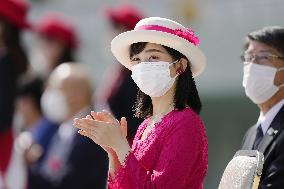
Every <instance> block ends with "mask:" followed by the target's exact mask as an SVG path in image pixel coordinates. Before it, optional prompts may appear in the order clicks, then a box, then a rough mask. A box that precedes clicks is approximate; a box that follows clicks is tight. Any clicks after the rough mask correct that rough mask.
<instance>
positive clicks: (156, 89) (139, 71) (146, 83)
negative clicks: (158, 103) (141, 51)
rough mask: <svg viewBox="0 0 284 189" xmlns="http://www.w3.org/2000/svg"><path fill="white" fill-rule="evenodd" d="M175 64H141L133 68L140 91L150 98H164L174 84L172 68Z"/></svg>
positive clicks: (134, 77)
mask: <svg viewBox="0 0 284 189" xmlns="http://www.w3.org/2000/svg"><path fill="white" fill-rule="evenodd" d="M176 62H177V61H175V62H172V63H169V62H164V61H159V62H141V63H139V64H136V65H134V66H132V75H131V77H132V79H133V80H134V82H135V83H136V85H137V86H138V87H139V89H140V90H141V91H142V92H143V93H145V94H147V95H149V96H150V97H160V96H163V95H164V94H165V93H166V92H167V91H168V90H169V89H170V88H171V87H172V86H173V84H174V82H175V79H176V77H177V76H178V75H176V76H175V77H171V73H170V66H171V65H172V64H174V63H176Z"/></svg>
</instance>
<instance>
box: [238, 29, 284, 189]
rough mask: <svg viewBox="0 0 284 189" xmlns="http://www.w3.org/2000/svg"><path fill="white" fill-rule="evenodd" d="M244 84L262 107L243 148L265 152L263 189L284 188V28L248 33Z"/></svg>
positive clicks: (249, 93)
mask: <svg viewBox="0 0 284 189" xmlns="http://www.w3.org/2000/svg"><path fill="white" fill-rule="evenodd" d="M242 60H243V63H244V72H243V86H244V88H245V92H246V95H247V96H248V97H249V98H250V99H251V101H252V102H253V103H255V104H256V105H257V106H258V107H259V109H260V116H259V119H258V121H257V123H256V124H255V125H254V126H252V127H251V128H250V129H249V130H248V131H247V133H246V135H245V137H244V139H243V144H242V149H243V150H258V151H260V152H262V153H263V154H264V166H263V171H262V176H261V180H260V185H259V188H260V189H280V188H284V179H283V178H284V129H283V127H284V28H283V27H277V26H273V27H272V26H271V27H265V28H263V29H261V30H258V31H254V32H252V33H250V34H248V36H247V38H246V43H245V52H244V54H243V56H242Z"/></svg>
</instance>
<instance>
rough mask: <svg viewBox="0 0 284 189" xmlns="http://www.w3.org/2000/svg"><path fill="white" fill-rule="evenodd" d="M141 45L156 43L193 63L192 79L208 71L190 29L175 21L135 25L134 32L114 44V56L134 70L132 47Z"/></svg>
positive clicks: (145, 21)
mask: <svg viewBox="0 0 284 189" xmlns="http://www.w3.org/2000/svg"><path fill="white" fill-rule="evenodd" d="M138 42H149V43H156V44H160V45H164V46H167V47H170V48H173V49H175V50H177V51H179V52H180V53H182V54H183V55H185V56H186V57H187V58H188V60H189V61H190V63H191V71H192V74H193V77H196V76H197V75H199V74H200V73H201V72H203V70H204V69H205V67H206V57H205V55H204V54H203V52H202V51H201V50H200V49H199V48H198V47H197V45H198V43H199V39H198V38H197V37H196V36H195V34H194V32H193V31H192V30H191V29H189V28H185V27H184V26H182V25H181V24H179V23H177V22H175V21H173V20H170V19H166V18H160V17H149V18H144V19H142V20H140V21H139V22H138V23H137V24H136V26H135V28H134V30H131V31H127V32H124V33H121V34H119V35H118V36H116V37H115V38H114V39H113V40H112V41H111V51H112V53H113V55H114V56H115V58H116V59H117V60H118V61H119V62H120V63H121V64H122V65H124V66H125V67H126V68H128V69H131V61H130V53H129V52H130V46H131V45H132V44H133V43H138Z"/></svg>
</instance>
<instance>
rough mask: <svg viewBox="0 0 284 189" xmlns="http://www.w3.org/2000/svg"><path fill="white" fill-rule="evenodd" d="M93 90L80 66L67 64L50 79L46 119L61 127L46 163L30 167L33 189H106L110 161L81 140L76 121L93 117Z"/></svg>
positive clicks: (44, 97)
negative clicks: (88, 116) (75, 125)
mask: <svg viewBox="0 0 284 189" xmlns="http://www.w3.org/2000/svg"><path fill="white" fill-rule="evenodd" d="M91 99H92V88H91V84H90V78H89V75H88V72H87V71H86V70H85V69H84V67H83V65H80V64H69V63H63V64H61V65H60V66H58V67H57V68H56V69H55V70H54V71H53V72H52V73H51V75H50V78H49V80H48V85H47V88H46V90H45V92H44V93H43V95H42V98H41V106H42V109H43V113H44V114H45V116H46V117H47V118H48V119H50V120H52V121H53V122H57V123H60V126H59V129H58V130H57V132H56V133H55V134H54V135H53V137H52V139H51V141H50V145H49V147H48V149H47V152H46V155H45V156H44V158H43V160H42V161H40V162H38V163H35V164H34V165H31V166H30V167H29V183H28V188H29V189H79V188H80V189H89V188H90V187H93V186H94V188H96V189H105V188H106V180H107V173H108V158H107V154H106V153H105V152H104V150H103V149H102V148H101V147H100V146H98V145H97V144H95V143H93V142H92V141H91V140H90V139H88V138H85V137H80V135H79V134H78V133H77V131H78V129H76V128H75V127H74V126H73V119H74V117H85V116H86V115H88V114H90V112H91V110H92V108H91Z"/></svg>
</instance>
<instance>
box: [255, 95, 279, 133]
mask: <svg viewBox="0 0 284 189" xmlns="http://www.w3.org/2000/svg"><path fill="white" fill-rule="evenodd" d="M283 105H284V99H282V100H281V101H280V102H278V103H277V104H275V105H274V106H273V107H272V108H270V110H269V111H268V112H267V113H266V114H263V113H262V112H260V115H259V118H258V121H257V124H256V125H257V126H259V125H260V124H261V128H262V132H263V135H265V133H266V132H267V130H268V128H269V126H270V125H271V123H272V121H273V119H274V118H275V116H276V115H277V113H278V112H279V111H280V109H281V108H282V106H283Z"/></svg>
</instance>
